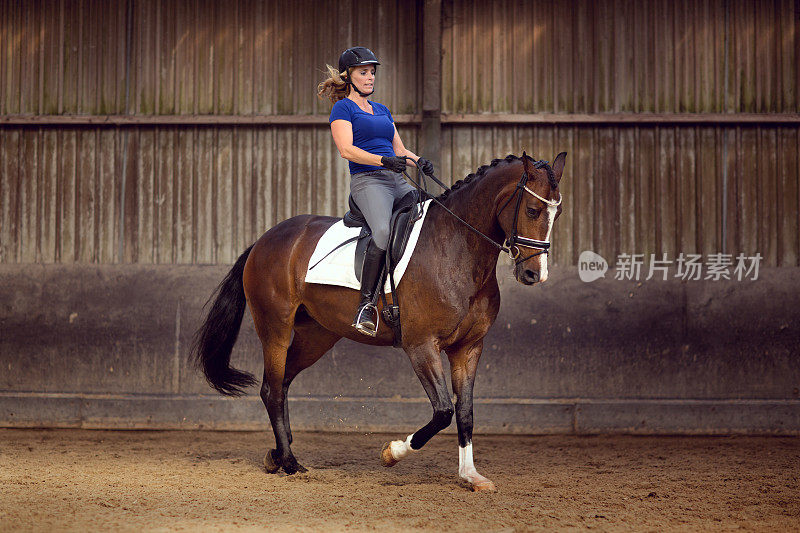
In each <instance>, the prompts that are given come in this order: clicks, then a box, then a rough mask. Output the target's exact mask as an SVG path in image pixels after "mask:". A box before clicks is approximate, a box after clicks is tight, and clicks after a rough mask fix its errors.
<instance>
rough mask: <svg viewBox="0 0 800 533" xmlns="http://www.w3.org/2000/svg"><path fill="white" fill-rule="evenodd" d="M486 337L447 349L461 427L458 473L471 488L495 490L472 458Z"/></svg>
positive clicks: (457, 416) (457, 419)
mask: <svg viewBox="0 0 800 533" xmlns="http://www.w3.org/2000/svg"><path fill="white" fill-rule="evenodd" d="M482 349H483V339H481V340H479V341H477V342H475V343H473V344H470V345H467V346H463V347H459V348H456V349H452V350H448V351H447V355H448V357H449V359H450V371H451V380H452V382H453V392H454V393H455V395H456V424H457V426H458V475H459V477H460V478H461V479H463V480H464V481H466V482H467V483H469V485H470V487H471V488H472V490H495V486H494V483H492V482H491V481H490V480H489V479H488V478H486V477H484V476H482V475H480V474H479V473H478V471H477V470H476V469H475V464H474V462H473V458H472V387H473V385H474V383H475V374H476V372H477V370H478V360H479V359H480V357H481V351H482Z"/></svg>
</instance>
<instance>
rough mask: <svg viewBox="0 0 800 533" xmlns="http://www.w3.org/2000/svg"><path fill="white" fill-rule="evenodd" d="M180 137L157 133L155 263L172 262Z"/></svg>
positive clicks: (169, 131)
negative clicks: (175, 189) (174, 191)
mask: <svg viewBox="0 0 800 533" xmlns="http://www.w3.org/2000/svg"><path fill="white" fill-rule="evenodd" d="M175 143H177V135H176V134H175V130H174V129H173V128H159V129H157V130H156V132H155V142H154V147H153V148H154V152H155V161H154V163H155V165H154V169H153V173H154V182H153V195H154V198H153V262H154V263H172V262H173V259H172V257H173V255H172V249H173V245H174V244H173V233H172V225H173V216H174V215H173V183H174V177H173V169H174V168H175V161H174V157H173V156H174V149H175Z"/></svg>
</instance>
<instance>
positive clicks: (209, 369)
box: [191, 246, 256, 396]
mask: <svg viewBox="0 0 800 533" xmlns="http://www.w3.org/2000/svg"><path fill="white" fill-rule="evenodd" d="M252 249H253V246H250V248H248V249H247V250H245V251H244V253H242V255H240V256H239V259H237V260H236V264H234V265H233V268H231V270H230V272H228V275H227V276H225V279H223V280H222V282H221V283H220V284H219V286H218V287H217V289H216V290H215V291H214V294H212V295H211V297H210V298H209V299H208V301H209V302H210V301H211V300H212V299H213V300H214V303H213V304H212V305H211V309H209V311H208V315H207V316H206V319H205V321H204V322H203V325H202V326H201V327H200V329H198V330H197V333H196V334H195V338H194V344H193V346H192V352H191V354H192V355H191V357H192V358H193V359H194V360H195V361H196V362H197V365H198V366H200V367H201V368H202V369H203V373H204V374H205V376H206V379H207V380H208V383H209V384H210V385H211V386H212V387H214V388H215V389H216V390H217V391H219V393H220V394H224V395H226V396H241V395H242V394H244V390H243V388H244V387H249V386H250V385H254V384H255V383H256V380H255V378H254V377H253V375H252V374H250V373H249V372H244V371H242V370H237V369H235V368H232V367H231V352H232V351H233V345H234V344H236V338H237V337H238V336H239V328H240V327H241V325H242V316H244V309H245V307H246V306H247V299H246V298H245V295H244V286H243V285H242V274H243V273H244V264H245V263H246V262H247V257H248V256H249V255H250V250H252ZM215 296H216V298H215ZM206 305H208V302H206Z"/></svg>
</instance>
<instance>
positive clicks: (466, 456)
mask: <svg viewBox="0 0 800 533" xmlns="http://www.w3.org/2000/svg"><path fill="white" fill-rule="evenodd" d="M458 475H459V477H460V478H461V479H463V480H464V481H466V482H467V483H470V484H471V485H472V486H473V487H481V488H489V485H491V488H492V489H493V488H494V483H492V482H491V481H489V479H488V478H485V477H483V476H482V475H480V474H479V473H478V471H477V470H475V463H473V462H472V442H468V443H467V445H466V446H464V447H463V448H462V447H461V446H459V447H458Z"/></svg>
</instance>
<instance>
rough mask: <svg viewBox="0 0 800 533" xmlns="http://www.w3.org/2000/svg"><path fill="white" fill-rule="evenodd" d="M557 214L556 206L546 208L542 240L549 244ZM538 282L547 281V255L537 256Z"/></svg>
mask: <svg viewBox="0 0 800 533" xmlns="http://www.w3.org/2000/svg"><path fill="white" fill-rule="evenodd" d="M557 213H558V206H557V205H548V206H547V237H545V238H544V240H545V241H547V242H550V236H551V235H552V233H553V222H554V221H555V219H556V214H557ZM539 281H542V282H544V281H547V254H542V255H540V256H539Z"/></svg>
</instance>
